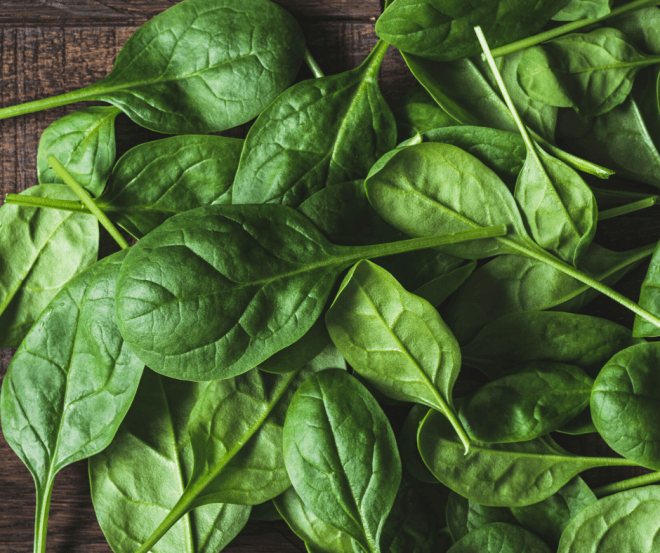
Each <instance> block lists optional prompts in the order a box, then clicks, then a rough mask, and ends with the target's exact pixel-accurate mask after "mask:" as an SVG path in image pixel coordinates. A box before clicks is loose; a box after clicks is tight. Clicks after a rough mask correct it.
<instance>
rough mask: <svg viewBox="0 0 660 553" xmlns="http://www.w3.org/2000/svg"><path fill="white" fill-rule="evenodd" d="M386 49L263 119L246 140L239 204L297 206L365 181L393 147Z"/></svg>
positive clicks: (281, 102) (291, 93) (280, 103)
mask: <svg viewBox="0 0 660 553" xmlns="http://www.w3.org/2000/svg"><path fill="white" fill-rule="evenodd" d="M386 50H387V44H386V43H384V42H382V41H381V42H379V43H378V44H377V45H376V47H375V48H374V49H373V51H372V52H371V54H369V56H368V57H367V59H366V60H365V61H364V62H363V63H362V65H360V66H359V67H358V68H356V69H353V70H351V71H347V72H345V73H340V74H339V75H333V76H331V77H322V78H318V79H311V80H308V81H303V82H302V83H298V84H297V85H295V86H292V87H291V88H290V89H289V90H287V91H286V92H285V93H283V94H281V95H280V96H279V97H278V98H277V99H276V100H275V101H274V102H273V103H272V104H271V105H270V106H268V108H267V109H266V110H265V111H264V112H263V113H262V114H261V115H260V116H259V118H258V119H257V121H256V122H255V124H254V125H253V126H252V127H251V128H250V132H249V133H248V135H247V138H246V140H245V148H244V150H243V153H242V155H241V161H240V164H239V167H238V173H237V174H236V180H235V182H234V203H237V204H252V203H255V204H256V203H281V204H284V205H288V206H291V207H298V206H299V205H300V204H301V203H302V202H303V201H304V200H306V199H307V198H309V197H310V196H311V195H312V194H313V193H314V192H316V191H317V190H320V189H321V188H324V187H325V186H330V185H333V184H339V183H341V182H346V181H351V180H355V179H361V178H364V177H365V176H366V174H367V173H368V171H369V168H370V167H371V166H372V165H373V164H374V163H375V162H376V160H377V159H378V158H379V157H380V156H382V155H383V154H385V153H386V152H388V151H389V150H391V149H392V148H394V146H395V143H396V122H395V121H394V116H393V115H392V112H391V111H390V108H389V106H388V105H387V103H386V102H385V99H384V98H383V97H382V95H381V93H380V89H379V88H378V70H379V68H380V65H381V63H382V61H383V57H384V56H385V51H386Z"/></svg>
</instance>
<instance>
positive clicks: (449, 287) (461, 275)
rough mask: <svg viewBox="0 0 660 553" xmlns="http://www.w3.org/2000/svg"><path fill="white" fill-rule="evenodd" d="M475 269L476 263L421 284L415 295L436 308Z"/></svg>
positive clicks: (473, 262)
mask: <svg viewBox="0 0 660 553" xmlns="http://www.w3.org/2000/svg"><path fill="white" fill-rule="evenodd" d="M476 268H477V262H476V261H472V262H470V263H467V264H465V265H463V266H462V267H459V268H458V269H454V270H453V271H449V272H448V273H446V274H444V275H440V276H439V277H436V278H434V279H433V280H431V281H429V282H427V283H426V284H423V285H422V286H420V287H419V288H417V290H415V295H416V296H419V297H421V298H423V299H425V300H426V301H428V302H429V303H430V304H431V305H433V306H434V307H438V306H439V305H440V304H442V303H443V302H444V301H445V300H446V299H447V298H448V297H449V296H451V295H452V294H453V293H454V292H455V291H456V290H458V288H459V287H460V286H461V284H463V283H464V282H465V281H466V280H467V279H468V278H469V276H470V275H471V274H472V273H473V271H474V270H475V269H476Z"/></svg>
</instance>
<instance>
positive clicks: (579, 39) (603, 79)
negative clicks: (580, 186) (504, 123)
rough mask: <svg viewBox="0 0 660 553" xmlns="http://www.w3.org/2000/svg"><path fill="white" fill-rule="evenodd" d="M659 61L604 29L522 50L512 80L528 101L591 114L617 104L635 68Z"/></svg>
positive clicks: (614, 31)
mask: <svg viewBox="0 0 660 553" xmlns="http://www.w3.org/2000/svg"><path fill="white" fill-rule="evenodd" d="M659 62H660V57H658V56H647V55H645V54H643V53H641V52H640V51H639V50H637V48H635V47H634V46H633V45H632V44H631V43H629V42H628V40H627V38H626V35H624V34H623V33H622V32H621V31H619V30H617V29H613V28H610V27H604V28H601V29H596V30H595V31H592V32H590V33H587V34H582V33H573V34H569V35H566V36H563V37H560V38H557V39H555V40H553V41H550V42H547V43H545V44H544V45H543V46H534V47H533V48H529V49H527V50H525V52H524V54H523V55H522V57H521V59H520V63H519V65H518V82H519V83H520V85H521V86H522V88H523V89H524V90H525V92H527V94H529V96H530V98H533V99H534V100H537V101H539V102H543V103H545V104H548V105H552V106H557V107H572V108H574V109H575V110H576V111H577V112H578V113H579V114H580V115H581V116H582V117H593V116H596V115H601V114H603V113H606V112H608V111H609V110H611V109H612V108H614V107H615V106H617V105H619V104H621V103H623V101H624V100H625V99H626V98H627V96H628V94H630V92H631V90H632V85H633V81H634V79H635V76H636V75H637V73H638V72H639V70H640V69H642V68H644V67H647V66H649V65H653V64H655V63H659Z"/></svg>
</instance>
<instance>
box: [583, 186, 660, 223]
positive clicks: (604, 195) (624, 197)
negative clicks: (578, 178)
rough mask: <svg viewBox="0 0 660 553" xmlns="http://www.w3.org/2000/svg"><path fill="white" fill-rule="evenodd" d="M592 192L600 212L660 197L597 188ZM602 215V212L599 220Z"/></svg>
mask: <svg viewBox="0 0 660 553" xmlns="http://www.w3.org/2000/svg"><path fill="white" fill-rule="evenodd" d="M591 191H592V192H593V193H594V196H595V197H596V202H597V203H598V210H599V211H600V210H603V209H607V208H613V207H616V206H621V205H625V204H627V203H633V202H640V201H642V200H650V199H654V198H657V197H658V196H657V195H656V194H645V193H643V192H628V191H627V190H613V189H607V188H596V187H594V188H592V189H591ZM601 215H602V212H600V213H599V214H598V219H599V220H600V219H601Z"/></svg>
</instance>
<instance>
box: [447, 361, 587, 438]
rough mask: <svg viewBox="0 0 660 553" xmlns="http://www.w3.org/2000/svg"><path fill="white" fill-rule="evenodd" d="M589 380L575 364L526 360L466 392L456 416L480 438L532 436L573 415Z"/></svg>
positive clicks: (583, 403) (584, 401)
mask: <svg viewBox="0 0 660 553" xmlns="http://www.w3.org/2000/svg"><path fill="white" fill-rule="evenodd" d="M592 384H593V380H592V379H591V378H589V377H588V376H587V375H586V374H585V373H584V371H582V370H581V369H580V368H579V367H576V366H573V365H566V364H563V363H552V362H534V363H527V364H524V365H521V366H519V367H517V368H516V369H515V370H514V371H512V372H509V373H507V374H506V375H504V376H502V377H500V378H498V379H497V380H493V381H492V382H489V383H488V384H486V385H484V386H482V387H481V388H480V389H479V390H477V391H476V392H474V393H473V394H471V395H469V396H468V397H466V398H464V399H463V401H461V408H460V412H459V417H460V420H461V423H462V424H463V426H464V428H465V429H466V431H467V433H468V434H469V435H470V437H472V438H474V439H475V440H479V441H481V442H488V443H506V442H524V441H527V440H533V439H534V438H538V437H540V436H543V435H545V434H547V433H548V432H551V431H553V430H556V429H557V428H560V427H561V426H562V425H563V424H565V423H567V422H568V421H569V420H571V419H573V418H575V417H576V416H577V415H578V414H579V413H580V412H581V411H582V410H583V409H584V408H585V407H586V406H587V405H588V404H589V397H590V395H591V386H592ZM492 413H497V417H493V416H490V415H491V414H492Z"/></svg>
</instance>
